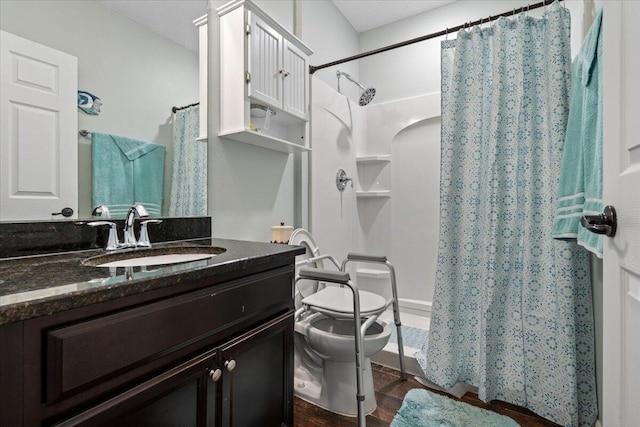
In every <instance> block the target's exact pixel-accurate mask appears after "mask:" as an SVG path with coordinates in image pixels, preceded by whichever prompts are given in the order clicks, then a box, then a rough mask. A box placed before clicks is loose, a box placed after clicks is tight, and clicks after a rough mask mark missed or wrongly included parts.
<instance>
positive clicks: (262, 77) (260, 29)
mask: <svg viewBox="0 0 640 427" xmlns="http://www.w3.org/2000/svg"><path fill="white" fill-rule="evenodd" d="M249 20H250V22H251V33H250V34H249V72H250V73H251V79H250V81H249V96H250V97H252V98H254V99H256V100H258V101H262V102H265V103H267V104H269V105H271V106H273V107H276V108H280V107H281V105H282V76H281V73H280V71H281V70H282V68H283V66H282V51H281V49H282V36H281V35H280V34H278V32H276V31H275V30H274V29H273V28H271V27H270V26H269V25H267V24H266V23H265V22H264V21H262V20H261V19H259V18H257V17H256V16H255V15H253V14H252V13H251V12H249Z"/></svg>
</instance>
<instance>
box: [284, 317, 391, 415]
mask: <svg viewBox="0 0 640 427" xmlns="http://www.w3.org/2000/svg"><path fill="white" fill-rule="evenodd" d="M295 330H296V338H295V348H296V350H295V355H296V357H295V374H294V376H295V383H294V390H295V394H296V395H298V396H299V397H300V398H302V399H304V400H307V401H309V402H311V403H314V404H316V405H318V406H320V407H321V408H324V409H327V410H328V411H331V412H335V413H337V414H340V415H347V416H357V414H358V408H357V404H356V399H355V396H356V394H357V389H356V362H355V356H354V354H355V340H354V325H353V320H351V319H334V318H331V317H328V316H325V315H324V314H322V313H313V314H311V315H310V316H307V317H306V318H304V319H302V320H300V321H298V322H296V326H295ZM390 336H391V329H390V328H389V326H388V325H387V324H385V323H382V322H376V323H374V324H373V325H371V327H370V328H369V329H367V332H366V334H365V337H364V356H365V361H364V373H363V386H364V388H363V389H364V395H365V401H364V410H365V414H367V415H368V414H370V413H372V412H373V411H375V409H376V399H375V394H374V389H373V377H372V374H371V356H372V355H374V354H376V353H377V352H379V351H380V350H382V349H383V348H384V346H385V345H386V344H387V342H389V337H390Z"/></svg>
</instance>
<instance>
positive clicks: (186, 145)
mask: <svg viewBox="0 0 640 427" xmlns="http://www.w3.org/2000/svg"><path fill="white" fill-rule="evenodd" d="M199 111H200V107H198V106H195V107H189V108H185V109H182V110H178V111H176V113H175V114H174V118H173V169H172V175H171V196H170V198H169V215H170V216H199V215H206V214H207V142H206V141H196V138H197V137H198V133H199V132H200V130H199Z"/></svg>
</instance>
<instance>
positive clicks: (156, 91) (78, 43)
mask: <svg viewBox="0 0 640 427" xmlns="http://www.w3.org/2000/svg"><path fill="white" fill-rule="evenodd" d="M0 28H2V29H3V30H5V31H8V32H10V33H13V34H16V35H18V36H20V37H24V38H26V39H29V40H33V41H35V42H37V43H41V44H44V45H46V46H49V47H52V48H54V49H58V50H61V51H63V52H66V53H69V54H71V55H74V56H76V57H78V88H79V89H80V90H87V91H89V92H91V93H93V94H95V95H97V96H98V97H100V98H101V100H102V103H103V105H102V112H101V113H100V115H98V116H89V115H87V114H85V113H83V112H81V111H78V117H79V120H78V127H79V129H87V130H90V131H99V132H105V133H113V134H117V135H122V136H128V137H132V138H137V139H142V140H148V141H153V142H156V143H158V144H162V145H165V146H166V147H167V150H166V157H165V185H164V186H165V193H164V194H165V203H164V204H165V206H167V203H168V195H169V189H170V182H171V181H170V179H171V162H172V149H171V131H172V127H171V107H172V106H174V105H177V106H180V105H186V104H190V103H193V102H197V101H198V97H199V94H198V56H197V54H195V53H194V52H191V51H189V50H187V49H185V48H184V47H182V46H180V45H178V44H176V43H174V42H172V41H170V40H168V39H166V38H164V37H162V36H160V35H158V34H157V33H154V32H152V31H151V30H148V29H147V28H145V27H143V26H141V25H140V24H137V23H135V22H134V21H132V20H130V19H129V18H126V17H124V16H122V15H119V14H117V13H115V12H113V11H111V10H110V9H107V8H105V7H104V6H102V5H100V4H98V3H96V2H93V1H73V0H67V1H65V0H56V1H36V0H30V1H7V0H2V1H0ZM193 31H194V32H196V31H197V29H196V27H195V26H194V28H193ZM78 148H79V153H78V154H79V159H78V163H79V169H80V170H79V180H78V182H79V210H80V212H79V215H80V217H90V216H91V209H92V207H91V143H90V140H88V139H86V138H79V140H78Z"/></svg>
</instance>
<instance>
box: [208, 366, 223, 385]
mask: <svg viewBox="0 0 640 427" xmlns="http://www.w3.org/2000/svg"><path fill="white" fill-rule="evenodd" d="M209 376H210V377H211V379H212V380H213V382H216V381H218V380H219V379H220V377H221V376H222V371H221V370H220V369H212V370H211V371H210V372H209Z"/></svg>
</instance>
